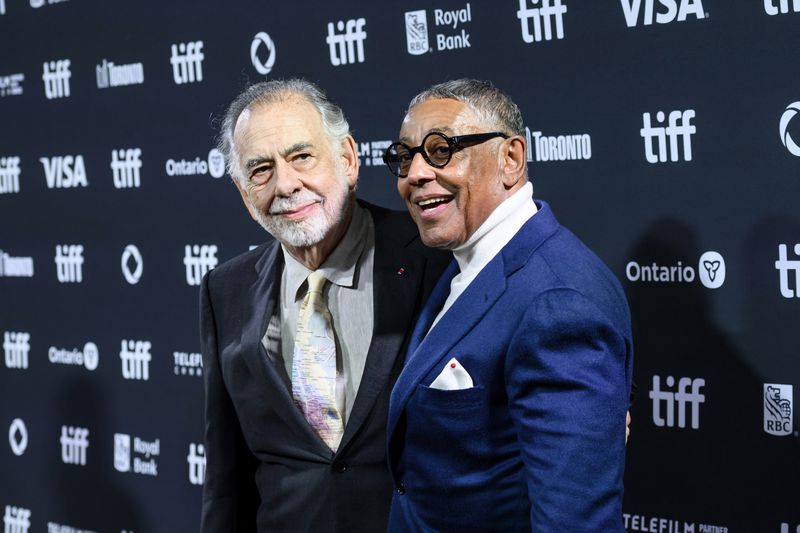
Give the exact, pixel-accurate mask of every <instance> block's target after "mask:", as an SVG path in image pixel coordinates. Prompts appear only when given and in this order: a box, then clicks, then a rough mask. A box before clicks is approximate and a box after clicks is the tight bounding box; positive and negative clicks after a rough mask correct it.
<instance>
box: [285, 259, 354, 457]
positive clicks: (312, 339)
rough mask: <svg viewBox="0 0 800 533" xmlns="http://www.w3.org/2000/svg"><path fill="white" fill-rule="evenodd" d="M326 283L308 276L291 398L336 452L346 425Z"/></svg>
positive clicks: (299, 320)
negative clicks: (339, 400) (338, 396)
mask: <svg viewBox="0 0 800 533" xmlns="http://www.w3.org/2000/svg"><path fill="white" fill-rule="evenodd" d="M327 282H328V280H327V279H325V276H324V275H323V274H322V273H321V272H312V273H311V274H310V275H309V276H308V292H307V293H306V296H305V298H304V299H303V303H302V304H301V305H300V313H299V315H298V317H297V331H296V333H295V338H294V357H293V359H292V396H293V397H294V402H295V404H297V406H298V407H299V408H300V410H301V411H302V412H303V415H305V417H306V420H308V423H309V424H311V427H313V428H314V431H316V432H317V434H318V435H319V436H320V438H321V439H322V440H323V441H325V444H327V445H328V447H329V448H330V449H331V450H332V451H334V452H335V451H336V449H337V448H338V447H339V442H340V441H341V440H342V433H343V432H344V423H343V422H342V415H341V413H340V412H339V409H338V408H337V406H336V339H335V337H334V332H333V325H332V323H331V313H330V311H329V310H328V307H327V305H326V304H325V298H324V297H323V296H322V289H323V288H324V287H325V284H326V283H327Z"/></svg>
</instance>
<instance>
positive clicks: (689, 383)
mask: <svg viewBox="0 0 800 533" xmlns="http://www.w3.org/2000/svg"><path fill="white" fill-rule="evenodd" d="M705 384H706V380H704V379H702V378H698V379H692V378H681V379H680V380H679V381H678V392H668V391H662V390H661V376H653V390H651V391H650V398H651V399H652V400H653V423H654V424H655V425H656V426H658V427H664V425H666V426H667V427H670V428H671V427H675V404H677V408H678V427H679V428H685V427H686V410H687V404H691V406H692V408H691V417H692V421H691V425H692V429H698V428H699V427H700V404H701V403H705V400H706V397H705V396H704V395H703V394H700V389H702V388H703V387H704V386H705ZM667 386H668V387H674V386H675V378H673V377H672V376H667ZM689 388H691V392H689ZM662 403H664V405H665V407H666V420H665V419H664V416H663V412H662V410H661V404H662Z"/></svg>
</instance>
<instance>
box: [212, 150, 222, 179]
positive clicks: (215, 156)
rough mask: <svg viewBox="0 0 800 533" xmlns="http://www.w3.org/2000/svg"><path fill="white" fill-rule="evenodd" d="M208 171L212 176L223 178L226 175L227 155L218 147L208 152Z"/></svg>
mask: <svg viewBox="0 0 800 533" xmlns="http://www.w3.org/2000/svg"><path fill="white" fill-rule="evenodd" d="M208 173H209V174H211V177H212V178H221V177H222V176H224V175H225V156H224V155H222V152H220V151H219V150H217V149H216V148H212V149H211V150H210V151H209V152H208Z"/></svg>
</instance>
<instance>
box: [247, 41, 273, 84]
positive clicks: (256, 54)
mask: <svg viewBox="0 0 800 533" xmlns="http://www.w3.org/2000/svg"><path fill="white" fill-rule="evenodd" d="M262 48H264V49H265V50H266V52H265V53H262V52H261V49H262ZM262 58H263V59H262ZM250 62H251V63H252V64H253V68H254V69H256V72H258V73H259V74H261V75H262V76H266V75H267V74H269V73H270V72H272V67H274V66H275V43H274V42H273V41H272V37H270V36H269V34H268V33H267V32H265V31H260V32H258V33H256V35H255V37H253V42H252V43H250Z"/></svg>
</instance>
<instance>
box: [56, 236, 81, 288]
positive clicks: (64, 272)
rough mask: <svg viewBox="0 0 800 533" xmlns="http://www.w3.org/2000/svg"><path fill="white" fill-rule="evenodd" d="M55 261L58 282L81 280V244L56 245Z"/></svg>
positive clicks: (79, 281)
mask: <svg viewBox="0 0 800 533" xmlns="http://www.w3.org/2000/svg"><path fill="white" fill-rule="evenodd" d="M55 262H56V276H57V277H58V282H59V283H81V282H82V281H83V245H81V244H59V245H57V246H56V257H55Z"/></svg>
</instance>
